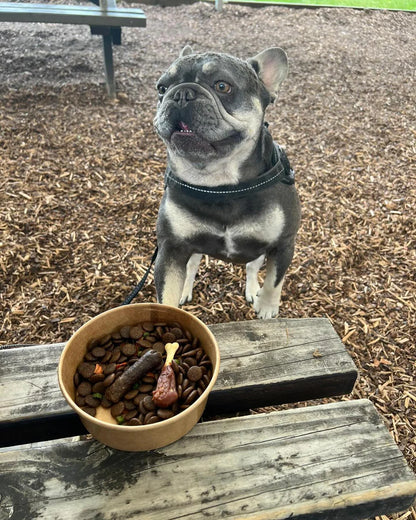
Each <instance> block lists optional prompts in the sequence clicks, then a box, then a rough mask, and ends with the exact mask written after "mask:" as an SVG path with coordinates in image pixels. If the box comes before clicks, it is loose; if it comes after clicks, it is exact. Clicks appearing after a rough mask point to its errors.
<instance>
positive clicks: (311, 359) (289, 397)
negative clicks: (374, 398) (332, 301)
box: [0, 318, 357, 446]
mask: <svg viewBox="0 0 416 520" xmlns="http://www.w3.org/2000/svg"><path fill="white" fill-rule="evenodd" d="M210 329H211V331H212V333H213V334H214V336H215V337H216V339H217V342H218V344H219V345H220V350H221V366H220V373H219V376H218V379H217V382H216V384H215V387H214V389H213V391H212V393H211V395H210V398H209V401H208V404H207V411H208V412H210V413H216V414H221V413H235V412H236V411H240V410H249V409H252V408H258V407H263V406H268V405H276V404H282V403H288V402H295V401H302V400H306V399H314V398H319V397H329V396H333V395H342V394H348V393H350V392H351V390H352V388H353V386H354V383H355V381H356V379H357V369H356V367H355V365H354V363H353V361H352V359H351V357H350V356H349V354H348V353H347V351H346V349H345V346H344V345H343V344H342V342H341V341H340V339H339V337H338V335H337V334H336V332H335V331H334V329H333V327H332V325H331V323H330V322H329V320H328V319H326V318H311V319H279V320H274V319H271V320H262V321H259V320H252V321H244V322H234V323H224V324H217V325H211V326H210ZM305 338H307V339H305ZM63 347H64V343H57V344H53V345H42V346H32V347H28V346H27V347H22V348H12V349H6V350H3V351H1V352H0V360H1V362H0V446H6V445H9V444H21V443H25V442H30V441H35V440H46V439H52V438H55V437H62V436H68V435H76V434H80V433H83V432H85V430H84V427H83V426H82V424H81V422H80V420H79V419H78V416H77V415H76V414H75V413H74V412H73V411H72V409H71V408H70V407H69V406H68V404H67V403H66V401H65V400H64V398H63V396H62V394H61V391H60V390H59V386H58V378H57V366H58V361H59V356H60V354H61V352H62V349H63ZM10 367H13V370H10ZM23 425H24V427H23Z"/></svg>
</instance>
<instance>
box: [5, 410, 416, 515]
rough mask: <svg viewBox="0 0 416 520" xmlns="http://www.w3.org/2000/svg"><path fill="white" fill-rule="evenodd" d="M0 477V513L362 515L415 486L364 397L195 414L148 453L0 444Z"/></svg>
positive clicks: (401, 501)
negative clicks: (240, 413)
mask: <svg viewBox="0 0 416 520" xmlns="http://www.w3.org/2000/svg"><path fill="white" fill-rule="evenodd" d="M201 460H203V463H201ZM0 488H1V490H2V492H1V495H2V496H1V502H0V517H1V518H9V517H10V514H11V512H12V511H13V520H27V519H30V518H37V519H39V520H41V519H45V520H50V519H52V518H53V519H54V520H73V519H74V518H82V520H93V519H100V520H110V519H112V518H117V520H127V519H129V520H130V519H132V518H140V520H160V519H161V518H163V519H164V520H174V519H179V518H180V519H181V520H199V519H203V518H204V519H205V518H213V519H218V518H225V519H252V520H276V519H288V518H290V519H292V520H293V519H298V520H301V519H302V520H305V519H306V518H308V519H310V520H312V519H313V520H333V519H334V518H336V519H337V520H360V519H365V518H369V517H373V516H375V515H379V514H387V513H391V512H394V511H397V510H403V509H405V508H407V507H409V506H410V505H411V503H412V502H413V500H414V498H415V496H416V480H415V477H414V475H413V473H412V472H411V471H410V469H409V468H408V467H407V466H406V464H405V462H404V458H403V456H402V455H401V453H400V451H399V449H398V448H397V446H396V445H395V444H394V442H393V440H392V438H391V437H390V435H389V433H388V431H387V429H386V428H385V426H384V425H383V424H382V422H381V420H380V418H379V416H378V414H377V412H376V410H375V408H374V406H373V405H372V404H371V403H370V402H369V401H367V400H360V401H349V402H340V403H335V404H330V405H325V406H314V407H308V408H300V409H296V410H290V411H283V412H273V413H270V414H259V415H252V416H245V417H239V418H232V419H223V420H217V421H211V422H205V423H199V424H197V425H196V426H195V428H194V429H193V430H192V431H191V432H190V433H189V434H188V435H186V436H185V437H184V438H183V439H181V440H179V441H178V442H176V443H174V444H171V445H170V446H167V447H165V448H162V449H160V450H156V451H153V452H146V453H126V452H119V451H116V450H112V449H110V448H107V447H105V446H103V445H101V444H99V443H98V442H95V441H86V440H84V441H72V442H71V440H60V441H49V442H47V443H43V444H41V445H32V446H23V447H19V448H17V449H14V448H6V449H2V450H0Z"/></svg>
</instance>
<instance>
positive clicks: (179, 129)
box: [170, 121, 243, 153]
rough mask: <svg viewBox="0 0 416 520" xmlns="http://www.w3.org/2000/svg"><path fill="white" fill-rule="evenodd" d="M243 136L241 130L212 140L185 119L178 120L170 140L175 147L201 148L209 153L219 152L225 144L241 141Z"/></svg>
mask: <svg viewBox="0 0 416 520" xmlns="http://www.w3.org/2000/svg"><path fill="white" fill-rule="evenodd" d="M242 138H243V137H242V135H241V134H240V132H234V133H232V134H231V135H229V136H227V137H225V138H224V139H220V140H216V141H211V140H208V139H207V138H206V137H204V136H202V135H201V134H199V133H198V132H196V131H195V130H194V129H192V128H191V127H190V126H189V125H188V124H187V123H185V122H184V121H178V123H177V124H176V127H175V128H174V130H173V132H172V134H171V136H170V141H171V143H172V144H173V145H174V146H175V147H178V148H181V149H184V148H185V149H186V148H188V147H192V148H193V149H196V148H199V149H201V151H202V150H203V151H205V153H207V152H208V151H211V152H219V151H220V150H221V149H222V148H223V147H224V146H230V145H231V146H233V145H236V144H238V143H239V142H241V140H242Z"/></svg>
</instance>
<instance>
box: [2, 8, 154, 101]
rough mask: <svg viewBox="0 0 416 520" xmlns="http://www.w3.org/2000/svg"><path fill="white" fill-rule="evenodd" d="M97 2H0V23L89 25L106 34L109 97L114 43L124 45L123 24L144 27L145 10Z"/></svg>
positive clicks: (113, 88) (112, 93)
mask: <svg viewBox="0 0 416 520" xmlns="http://www.w3.org/2000/svg"><path fill="white" fill-rule="evenodd" d="M92 2H93V3H94V4H96V5H74V4H71V5H68V4H48V3H27V2H0V22H19V23H54V24H72V25H89V26H90V28H91V34H98V35H101V36H102V37H103V52H104V71H105V78H106V84H107V91H108V94H109V96H110V97H112V98H114V97H115V95H116V83H115V78H114V64H113V44H114V45H120V44H121V27H126V26H127V27H145V26H146V15H145V13H144V12H143V10H142V9H137V8H132V7H126V8H120V7H117V4H116V0H101V1H99V0H92Z"/></svg>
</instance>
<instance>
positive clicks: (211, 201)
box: [154, 46, 300, 318]
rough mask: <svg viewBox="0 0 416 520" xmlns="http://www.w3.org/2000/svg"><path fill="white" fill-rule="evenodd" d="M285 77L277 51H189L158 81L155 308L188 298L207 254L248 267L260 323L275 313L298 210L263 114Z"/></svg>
mask: <svg viewBox="0 0 416 520" xmlns="http://www.w3.org/2000/svg"><path fill="white" fill-rule="evenodd" d="M287 70H288V62H287V56H286V53H285V52H284V51H283V50H282V49H280V48H278V47H273V48H269V49H266V50H264V51H263V52H261V53H260V54H258V55H256V56H254V57H253V58H250V59H248V60H247V61H245V60H241V59H239V58H236V57H233V56H230V55H227V54H222V53H214V52H206V53H194V52H193V51H192V49H191V48H190V47H189V46H186V47H185V48H184V49H183V50H182V52H181V53H180V56H179V58H178V59H176V60H175V61H174V62H173V63H172V65H171V66H170V67H169V68H168V69H167V71H166V72H165V73H164V74H162V76H161V77H160V79H159V81H158V82H157V90H158V96H159V100H158V104H157V111H156V116H155V119H154V127H155V130H156V132H157V134H158V135H159V137H160V138H161V139H162V140H163V142H164V143H165V145H166V148H167V170H166V174H165V191H164V195H163V198H162V201H161V205H160V208H159V213H158V218H157V244H158V253H157V257H156V261H155V272H154V277H155V285H156V292H157V299H158V302H159V303H164V304H167V305H173V306H179V305H182V304H184V303H186V302H189V301H191V300H192V287H193V283H194V280H195V276H196V274H197V271H198V267H199V263H200V260H201V257H202V255H203V254H206V255H209V256H212V257H215V258H218V259H222V260H226V261H229V262H234V263H243V264H246V290H245V297H246V300H247V301H248V302H250V303H252V304H253V306H254V309H255V311H256V313H257V316H258V317H259V318H272V317H276V316H277V315H278V312H279V304H280V296H281V291H282V284H283V280H284V276H285V274H286V271H287V269H288V267H289V265H290V263H291V261H292V258H293V254H294V247H295V238H296V234H297V231H298V228H299V222H300V203H299V198H298V195H297V192H296V189H295V187H294V174H293V171H292V170H291V168H290V165H289V161H288V160H287V157H286V155H285V152H284V151H283V149H282V148H281V147H280V146H278V145H277V144H275V143H274V142H273V139H272V137H271V135H270V133H269V131H268V128H267V123H265V121H264V116H265V109H266V107H267V106H268V105H269V104H270V103H272V102H274V100H275V97H276V95H277V92H278V90H279V87H280V85H281V83H282V81H283V80H284V79H285V78H286V76H287ZM264 262H266V274H265V279H264V284H263V287H262V288H260V286H259V282H258V271H259V269H260V268H261V267H262V265H263V263H264Z"/></svg>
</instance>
